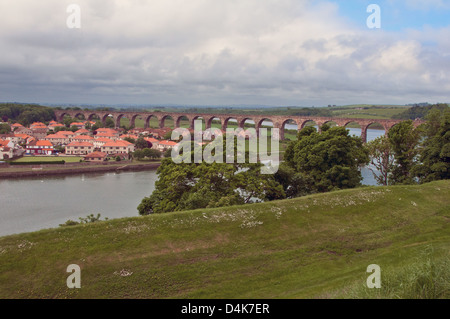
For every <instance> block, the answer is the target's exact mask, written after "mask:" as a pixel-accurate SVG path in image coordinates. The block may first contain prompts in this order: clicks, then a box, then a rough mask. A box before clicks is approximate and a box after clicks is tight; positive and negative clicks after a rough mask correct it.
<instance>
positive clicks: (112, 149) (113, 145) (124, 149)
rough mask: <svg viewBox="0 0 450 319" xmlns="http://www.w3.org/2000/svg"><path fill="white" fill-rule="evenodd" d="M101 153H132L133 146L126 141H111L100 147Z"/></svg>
mask: <svg viewBox="0 0 450 319" xmlns="http://www.w3.org/2000/svg"><path fill="white" fill-rule="evenodd" d="M101 151H102V152H104V153H107V154H116V153H127V154H129V153H130V152H134V144H132V143H130V142H127V141H113V142H109V143H105V144H104V145H103V146H102V147H101Z"/></svg>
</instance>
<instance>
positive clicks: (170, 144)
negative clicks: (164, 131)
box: [157, 141, 178, 151]
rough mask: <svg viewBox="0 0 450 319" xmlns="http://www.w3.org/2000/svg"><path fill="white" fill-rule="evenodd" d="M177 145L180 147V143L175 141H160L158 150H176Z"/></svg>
mask: <svg viewBox="0 0 450 319" xmlns="http://www.w3.org/2000/svg"><path fill="white" fill-rule="evenodd" d="M177 145H178V143H176V142H174V141H160V142H159V144H158V146H157V149H159V150H160V151H165V150H167V149H171V148H174V147H175V146H177Z"/></svg>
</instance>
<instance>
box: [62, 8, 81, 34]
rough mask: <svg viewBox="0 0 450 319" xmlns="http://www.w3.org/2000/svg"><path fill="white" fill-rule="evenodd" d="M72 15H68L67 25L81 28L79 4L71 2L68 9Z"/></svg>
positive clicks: (70, 27)
mask: <svg viewBox="0 0 450 319" xmlns="http://www.w3.org/2000/svg"><path fill="white" fill-rule="evenodd" d="M66 12H67V13H70V15H69V16H68V17H67V20H66V25H67V27H68V28H69V29H80V28H81V7H80V6H79V5H78V4H70V5H68V6H67V9H66Z"/></svg>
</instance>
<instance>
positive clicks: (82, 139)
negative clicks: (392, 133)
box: [72, 135, 95, 143]
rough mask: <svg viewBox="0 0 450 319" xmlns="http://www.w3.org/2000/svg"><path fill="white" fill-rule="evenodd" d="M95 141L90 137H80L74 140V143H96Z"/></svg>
mask: <svg viewBox="0 0 450 319" xmlns="http://www.w3.org/2000/svg"><path fill="white" fill-rule="evenodd" d="M94 141H95V139H94V138H93V137H92V136H89V135H78V136H75V137H73V138H72V142H87V143H94Z"/></svg>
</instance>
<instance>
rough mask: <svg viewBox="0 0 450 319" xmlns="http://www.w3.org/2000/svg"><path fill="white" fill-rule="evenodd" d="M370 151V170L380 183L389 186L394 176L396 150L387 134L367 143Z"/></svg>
mask: <svg viewBox="0 0 450 319" xmlns="http://www.w3.org/2000/svg"><path fill="white" fill-rule="evenodd" d="M366 146H367V149H368V151H369V157H370V164H371V166H369V169H370V171H371V172H372V174H373V176H374V178H375V180H376V181H377V183H378V184H379V185H384V186H387V185H389V181H390V180H391V178H392V176H391V175H392V172H393V170H394V163H395V158H394V152H393V149H392V146H391V143H390V142H389V139H388V138H387V137H386V136H381V137H378V138H377V139H375V140H373V141H370V142H369V143H367V145H366Z"/></svg>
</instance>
